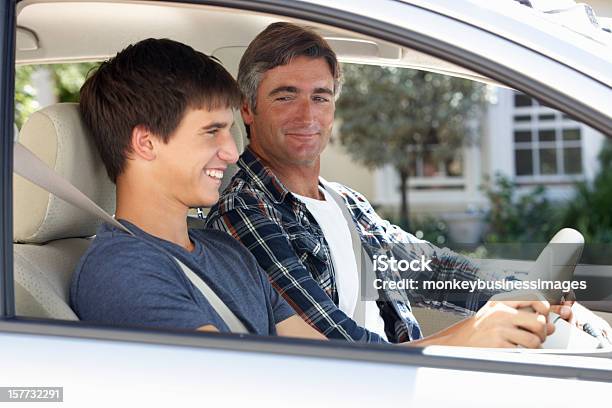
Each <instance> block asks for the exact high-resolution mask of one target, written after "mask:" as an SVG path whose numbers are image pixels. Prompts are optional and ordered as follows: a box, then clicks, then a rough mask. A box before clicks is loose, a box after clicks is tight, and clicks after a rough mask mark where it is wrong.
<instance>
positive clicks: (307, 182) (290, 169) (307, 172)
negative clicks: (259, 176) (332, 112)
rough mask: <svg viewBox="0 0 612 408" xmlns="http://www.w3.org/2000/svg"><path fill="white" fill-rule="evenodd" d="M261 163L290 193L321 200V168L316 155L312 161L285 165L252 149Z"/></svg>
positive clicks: (319, 160) (319, 159)
mask: <svg viewBox="0 0 612 408" xmlns="http://www.w3.org/2000/svg"><path fill="white" fill-rule="evenodd" d="M252 150H253V152H254V153H255V154H256V155H257V157H259V159H260V160H261V161H262V162H263V164H264V165H265V166H266V167H268V168H269V169H270V170H272V172H273V173H274V175H275V176H276V177H277V178H278V179H279V180H280V182H281V183H283V185H284V186H285V187H286V188H287V190H289V191H291V192H292V193H295V194H298V195H301V196H304V197H310V198H314V199H316V200H321V199H322V197H321V193H320V191H319V173H320V169H321V158H320V157H317V159H316V161H314V162H313V163H308V164H304V165H302V166H296V165H294V164H291V165H286V164H284V163H281V162H279V161H275V160H272V159H268V158H267V157H264V155H262V154H260V152H259V151H258V149H256V148H254V149H252Z"/></svg>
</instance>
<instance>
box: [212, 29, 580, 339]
mask: <svg viewBox="0 0 612 408" xmlns="http://www.w3.org/2000/svg"><path fill="white" fill-rule="evenodd" d="M340 76H341V75H340V68H339V65H338V61H337V60H336V56H335V54H334V52H333V51H332V50H331V48H330V47H329V45H328V44H327V43H326V42H325V40H324V39H323V38H321V37H320V36H318V35H317V34H316V33H314V32H313V31H311V30H308V29H304V28H301V27H298V26H296V25H293V24H289V23H275V24H272V25H270V26H269V27H268V28H266V29H265V30H264V31H263V32H262V33H260V34H259V35H258V36H257V37H256V38H255V39H254V40H253V42H252V43H251V44H250V45H249V47H248V49H247V50H246V52H245V54H244V56H243V57H242V60H241V61H240V67H239V73H238V83H239V86H240V88H241V91H242V93H243V103H242V108H241V113H242V118H243V120H244V123H245V125H246V126H247V131H248V134H249V138H250V144H249V146H248V148H247V149H246V151H245V152H244V154H243V155H242V156H241V157H240V160H239V161H238V167H239V171H238V172H237V174H236V175H235V176H234V178H233V179H232V182H231V183H230V185H229V186H228V188H227V189H226V190H225V191H224V192H223V194H222V197H221V199H220V201H219V203H218V204H217V205H216V206H214V207H213V208H212V209H211V212H210V214H209V215H208V218H207V225H208V226H210V227H213V228H217V229H221V230H224V231H227V232H228V233H230V234H231V235H232V236H234V237H235V238H236V239H238V240H240V241H241V242H242V243H243V244H244V245H245V246H246V247H247V248H248V249H249V250H250V251H251V253H253V255H255V257H256V258H257V261H258V262H259V264H260V265H261V267H262V268H263V269H264V270H265V271H266V272H267V273H268V276H269V278H270V281H271V282H272V285H273V286H274V287H275V288H276V289H277V290H278V291H279V293H280V294H282V295H283V296H284V297H285V299H286V300H287V301H288V302H289V303H290V304H291V305H292V306H293V308H294V309H295V310H296V311H297V312H298V314H299V315H300V316H301V317H302V318H303V319H304V320H305V321H306V322H308V323H309V324H310V325H312V326H313V327H315V328H316V329H317V330H318V331H320V332H321V333H323V334H324V335H325V336H327V337H328V338H337V339H346V340H349V341H360V342H385V341H390V342H394V343H400V342H410V343H408V344H414V345H427V344H447V345H465V346H493V347H516V346H523V347H538V346H540V344H541V343H542V342H543V341H544V339H545V338H546V335H547V334H550V333H551V332H552V330H553V329H554V328H553V327H552V325H550V324H547V323H546V315H547V314H548V312H549V310H550V306H549V305H548V303H547V302H541V301H524V302H487V300H488V298H489V297H490V296H491V294H492V293H478V292H476V293H470V294H466V295H465V296H464V297H463V298H461V299H459V300H454V301H451V299H450V297H449V295H448V293H445V292H443V291H438V292H436V293H425V294H423V293H421V294H418V293H416V292H415V294H416V298H414V299H412V300H413V301H414V302H415V303H417V304H422V305H428V306H433V307H439V308H445V309H449V310H453V311H457V312H460V313H464V314H465V315H471V314H472V312H473V311H477V310H478V312H477V313H476V314H475V315H473V316H471V317H469V318H467V319H465V320H464V321H462V322H460V323H458V324H457V325H454V326H452V327H451V328H449V329H447V330H445V331H443V332H441V333H438V334H436V335H434V336H431V337H428V338H425V339H423V338H422V334H421V331H420V328H419V325H418V322H417V321H416V319H415V318H414V316H413V314H412V310H411V307H410V301H409V299H408V297H407V294H406V292H405V291H395V292H393V293H391V292H385V293H383V298H382V299H381V300H380V301H378V302H375V301H374V300H370V301H367V302H361V301H359V300H358V299H357V298H358V291H359V290H358V288H359V285H360V282H359V276H357V275H358V274H357V271H356V268H357V265H356V261H355V256H354V255H353V250H352V248H351V232H350V230H351V228H354V229H356V230H357V234H358V235H359V237H358V238H359V239H360V241H361V245H363V246H365V247H366V249H367V250H368V253H369V254H370V256H371V255H372V254H373V253H374V252H376V251H377V250H380V249H385V248H388V247H389V246H393V245H395V246H396V247H397V248H399V250H400V252H402V251H403V252H404V254H405V255H406V256H410V257H413V258H414V259H417V258H419V256H421V255H424V254H427V256H428V257H429V258H430V259H431V267H432V269H433V270H432V272H426V271H423V273H422V274H420V276H419V279H421V280H423V279H425V278H430V279H433V278H435V279H438V280H451V279H453V278H454V279H461V280H474V279H476V277H477V276H478V275H477V273H478V268H477V267H476V266H475V265H473V264H472V263H471V262H469V261H468V260H467V259H465V258H463V257H459V256H458V255H456V254H454V253H452V252H450V251H444V250H440V249H438V248H435V247H434V246H433V245H431V244H429V243H427V242H424V241H420V240H418V239H416V238H415V237H414V236H412V235H410V234H408V233H406V232H404V231H402V230H401V229H399V228H397V227H395V226H393V225H390V224H389V223H388V222H387V221H384V220H382V219H381V218H380V217H379V216H378V215H377V214H376V213H375V212H374V210H373V209H372V207H371V206H370V204H369V203H368V202H367V200H366V199H365V198H364V197H363V196H362V195H360V194H359V193H357V192H355V191H353V190H351V189H349V188H348V187H345V186H343V185H340V184H338V183H328V182H326V181H325V180H323V179H321V178H320V177H319V163H320V155H321V152H322V151H323V150H324V148H325V146H326V145H327V142H328V140H329V136H330V134H331V130H332V124H333V120H334V103H335V102H334V101H335V97H336V96H337V95H338V92H339V89H340V82H341V81H340ZM338 196H339V199H340V200H341V202H340V203H336V198H338ZM334 197H336V198H334ZM342 207H345V208H342ZM346 210H348V212H349V213H350V217H351V220H350V221H349V222H352V224H353V225H349V223H348V222H347V221H345V217H344V216H343V212H344V211H346ZM360 307H362V308H364V309H365V311H360V313H361V315H362V316H363V319H362V320H363V321H362V322H360V323H359V324H358V323H357V322H356V321H355V319H354V318H353V316H355V315H356V314H357V309H359V308H360ZM524 307H531V308H533V309H534V310H535V311H536V312H538V313H537V314H536V313H530V312H528V311H525V310H520V309H521V308H524ZM566 309H569V308H564V309H563V310H561V309H560V307H558V308H557V309H555V310H557V311H558V312H562V313H563V314H564V316H565V317H566V318H567V317H568V312H569V311H568V310H566Z"/></svg>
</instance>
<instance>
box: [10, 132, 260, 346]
mask: <svg viewBox="0 0 612 408" xmlns="http://www.w3.org/2000/svg"><path fill="white" fill-rule="evenodd" d="M13 152H14V153H13V161H14V165H13V171H14V172H15V173H17V174H18V175H20V176H21V177H23V178H25V179H27V180H29V181H31V182H32V183H34V184H36V185H37V186H40V187H41V188H43V189H45V190H46V191H48V192H50V193H51V194H54V195H55V196H57V197H59V198H61V199H62V200H64V201H66V202H68V203H70V204H72V205H74V206H75V207H78V208H80V209H81V210H84V211H87V212H88V213H90V214H92V215H94V216H96V217H97V218H100V219H102V220H103V221H105V222H107V223H109V224H111V225H113V226H114V227H117V228H119V229H121V230H122V231H125V232H126V233H128V234H130V235H132V236H134V233H132V231H130V230H129V229H128V228H127V227H125V226H124V225H123V224H121V223H120V222H119V221H117V220H116V219H115V218H113V217H112V216H111V215H110V214H108V213H107V212H106V211H104V210H103V209H102V208H100V207H99V206H98V205H97V204H96V203H94V202H93V201H92V200H91V199H90V198H89V197H87V196H86V195H85V194H83V193H82V192H81V191H80V190H79V189H77V188H76V187H75V186H73V185H72V184H71V183H70V182H68V180H66V179H64V178H62V177H61V176H59V175H58V174H57V173H56V172H55V171H53V169H51V168H50V167H49V166H47V164H46V163H45V162H43V161H42V160H40V159H39V158H38V157H37V156H36V155H35V154H34V153H32V152H31V151H30V150H28V149H27V148H26V147H25V146H23V145H22V144H21V143H14V148H13ZM168 255H169V256H172V255H171V254H168ZM172 258H174V260H175V261H176V263H177V264H178V265H179V267H180V268H181V270H182V271H183V273H184V274H185V275H186V276H187V278H188V279H189V280H190V281H191V283H193V285H194V286H195V287H196V288H198V290H199V291H200V292H201V293H202V295H203V296H204V298H205V299H206V300H207V301H208V303H210V305H211V306H212V307H213V309H214V310H215V312H217V314H218V315H219V316H220V317H221V319H222V320H223V321H224V322H225V324H226V325H227V327H229V329H230V331H231V332H232V333H241V334H248V333H249V331H248V330H247V329H246V327H245V326H244V324H243V323H242V322H241V321H240V320H239V319H238V318H237V317H236V315H235V314H234V313H233V312H232V311H231V310H230V309H229V308H228V307H227V305H226V304H225V303H224V302H223V301H222V300H221V299H220V298H219V296H217V294H216V293H215V292H214V291H213V290H212V289H211V288H210V286H208V284H206V282H204V280H202V278H200V277H199V276H198V275H197V274H196V273H195V272H193V271H192V270H191V269H190V268H189V267H188V266H187V265H185V264H183V263H182V262H181V261H179V260H178V259H177V258H176V257H174V256H172Z"/></svg>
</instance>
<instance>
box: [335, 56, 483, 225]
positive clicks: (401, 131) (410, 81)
mask: <svg viewBox="0 0 612 408" xmlns="http://www.w3.org/2000/svg"><path fill="white" fill-rule="evenodd" d="M343 69H344V87H343V91H342V96H341V98H340V99H339V100H338V103H337V111H338V117H339V118H340V119H341V125H340V140H341V143H342V144H343V145H344V146H345V147H346V149H347V150H348V152H349V154H350V155H351V156H352V157H353V158H354V159H356V160H357V161H359V162H361V163H362V164H364V165H365V166H367V167H368V168H377V167H382V166H385V165H392V166H393V167H394V168H395V170H396V171H397V173H398V175H399V179H400V185H399V190H400V193H401V207H400V219H401V221H402V224H404V225H408V220H409V208H408V181H409V178H410V177H411V176H414V160H415V158H416V157H419V156H422V155H423V154H424V152H425V150H426V148H427V149H432V147H433V150H431V152H432V154H433V159H434V160H435V161H436V162H439V161H442V162H443V163H445V164H447V165H448V164H449V163H450V162H452V160H453V159H454V158H455V157H456V155H457V151H458V149H460V148H461V147H462V146H463V145H465V144H466V143H469V142H470V141H472V140H473V138H472V137H470V134H471V133H470V131H469V129H468V127H469V122H470V119H472V118H475V117H477V115H478V114H479V113H480V112H482V110H483V109H482V107H483V104H484V101H485V91H486V88H485V86H484V85H482V84H479V83H476V82H473V81H469V80H465V79H459V78H453V77H450V76H446V75H439V74H432V73H429V72H424V71H417V70H412V69H402V68H394V67H379V66H369V65H354V64H345V65H344V67H343Z"/></svg>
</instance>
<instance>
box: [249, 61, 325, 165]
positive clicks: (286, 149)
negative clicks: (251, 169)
mask: <svg viewBox="0 0 612 408" xmlns="http://www.w3.org/2000/svg"><path fill="white" fill-rule="evenodd" d="M333 89H334V81H333V77H332V74H331V71H330V68H329V65H328V64H327V62H326V61H325V59H324V58H309V57H304V56H300V57H297V58H295V59H293V60H292V61H291V62H290V63H289V64H287V65H281V66H278V67H276V68H273V69H271V70H269V71H266V72H265V73H264V74H263V78H262V80H261V83H260V84H259V88H258V90H257V109H256V112H253V111H252V109H251V107H250V106H247V105H243V108H242V117H243V119H244V123H245V124H247V125H249V126H250V132H251V148H252V149H253V150H254V151H255V153H256V154H257V155H259V156H260V157H261V158H262V159H264V161H266V162H267V164H268V165H269V166H270V167H271V168H272V169H275V168H278V167H282V168H285V169H286V168H291V167H296V166H297V167H299V166H312V165H314V164H318V162H319V156H320V154H321V152H322V151H323V149H325V146H326V145H327V143H328V141H329V137H330V135H331V130H332V124H333V120H334V109H335V104H334V93H333Z"/></svg>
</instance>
